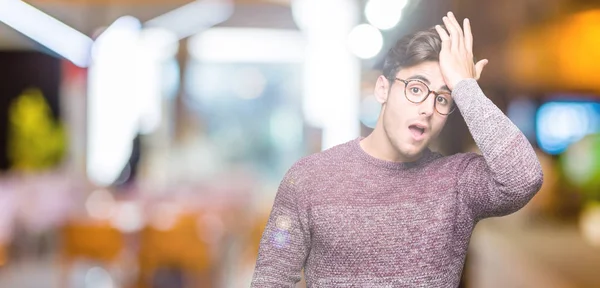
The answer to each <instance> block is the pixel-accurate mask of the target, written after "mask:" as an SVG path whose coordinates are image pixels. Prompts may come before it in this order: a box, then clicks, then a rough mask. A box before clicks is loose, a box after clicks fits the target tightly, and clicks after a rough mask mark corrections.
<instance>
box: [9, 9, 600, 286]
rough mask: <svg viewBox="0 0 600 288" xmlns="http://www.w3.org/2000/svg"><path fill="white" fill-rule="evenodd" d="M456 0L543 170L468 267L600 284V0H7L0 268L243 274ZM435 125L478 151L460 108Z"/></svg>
mask: <svg viewBox="0 0 600 288" xmlns="http://www.w3.org/2000/svg"><path fill="white" fill-rule="evenodd" d="M449 10H451V11H453V12H455V14H456V15H457V16H458V18H460V19H462V18H464V17H469V18H470V19H471V23H472V25H473V34H474V38H475V55H476V57H477V58H480V59H481V58H487V59H489V60H490V64H489V65H488V66H487V67H486V70H485V71H484V74H483V76H482V79H480V84H481V86H482V87H483V88H484V91H485V92H486V94H487V96H488V97H489V98H490V99H492V101H493V102H494V103H496V104H497V105H498V107H500V108H501V109H502V110H503V111H504V112H505V113H506V114H507V115H508V116H509V117H510V119H512V121H513V122H514V123H515V124H516V125H517V126H518V127H519V128H520V129H521V130H522V131H523V133H524V134H525V135H526V136H527V137H528V139H529V140H530V141H531V144H532V145H533V147H534V148H535V149H536V152H537V153H538V156H539V159H540V161H541V163H542V166H543V169H544V173H545V183H544V186H543V187H542V189H541V191H540V192H539V193H538V194H537V196H536V197H535V198H534V199H533V200H532V201H531V202H530V203H529V204H528V205H527V206H526V207H525V208H524V209H523V210H521V211H519V212H518V213H516V214H513V215H511V216H509V217H504V218H494V219H487V220H484V221H482V222H481V223H480V224H479V225H478V226H477V228H476V230H475V232H474V235H473V238H472V241H471V245H470V248H469V253H468V256H467V262H466V265H465V269H464V274H463V281H462V283H461V287H484V288H487V287H560V288H563V287H600V273H598V271H599V270H598V269H599V268H598V267H600V135H599V133H600V73H598V67H600V2H599V1H595V0H505V1H476V0H427V1H423V0H327V1H317V0H235V1H234V0H198V1H190V0H168V1H167V0H120V1H111V0H43V1H42V0H28V1H17V0H0V22H1V23H2V24H0V207H1V208H0V287H86V288H92V287H93V288H108V287H115V288H117V287H123V288H125V287H248V286H249V283H250V280H251V277H252V273H253V269H254V265H255V261H256V256H257V252H258V243H259V240H260V237H261V235H262V231H263V228H264V225H265V223H266V220H267V217H268V215H269V212H270V209H271V207H272V203H273V199H274V196H275V193H276V191H277V186H278V185H279V181H280V180H281V177H282V176H283V174H284V173H285V172H286V170H287V169H288V168H289V167H290V166H291V165H292V164H293V163H294V162H295V161H297V160H298V159H299V158H301V157H303V156H306V155H309V154H312V153H316V152H319V151H321V150H324V149H327V148H330V147H332V146H334V145H337V144H340V143H343V142H346V141H349V140H351V139H354V138H355V137H358V136H361V135H362V136H366V135H368V134H369V133H370V131H371V129H372V128H373V127H374V125H375V122H376V120H377V115H378V113H379V109H380V106H379V105H378V104H377V102H376V101H375V99H374V98H373V96H372V94H371V93H372V89H373V85H374V82H375V80H376V78H377V76H378V75H379V69H380V68H381V66H382V61H383V57H384V55H385V52H386V51H387V50H388V49H389V48H390V47H391V46H392V45H393V44H394V42H395V41H396V40H398V39H399V38H400V37H402V36H403V35H406V34H407V33H411V32H413V31H416V30H420V29H426V28H429V27H431V26H433V25H435V24H440V22H441V17H442V16H443V15H444V14H445V13H446V12H447V11H449ZM432 146H433V147H432V148H433V149H434V150H436V151H439V152H441V153H443V154H446V155H448V154H452V153H457V152H465V151H477V147H476V146H475V145H474V142H473V139H472V138H471V136H470V135H469V133H468V130H467V128H466V126H465V123H464V122H463V120H462V118H461V117H460V114H458V113H454V114H452V116H451V117H450V119H449V121H448V123H447V125H446V128H445V130H444V132H443V133H442V135H441V136H440V138H439V139H438V141H436V142H435V143H434V144H433V145H432ZM304 286H305V284H303V283H299V284H298V287H304Z"/></svg>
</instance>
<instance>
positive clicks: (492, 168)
mask: <svg viewBox="0 0 600 288" xmlns="http://www.w3.org/2000/svg"><path fill="white" fill-rule="evenodd" d="M443 22H444V25H445V29H444V28H443V27H442V26H439V25H438V26H436V27H435V29H431V30H429V31H424V32H418V33H415V34H413V35H409V36H407V37H405V38H404V39H401V40H400V41H399V42H398V43H397V44H396V45H395V47H393V48H392V49H391V50H390V52H389V54H388V56H387V58H386V60H385V64H384V68H383V75H382V76H380V77H379V78H378V79H377V83H376V86H375V96H376V97H377V99H378V100H379V102H380V103H381V104H382V111H381V114H380V116H379V120H378V122H377V125H376V127H375V129H374V131H373V132H372V133H371V134H370V135H369V136H368V137H366V138H358V139H355V140H353V141H350V142H347V143H345V144H341V145H338V146H336V147H334V148H331V149H328V150H326V151H323V152H321V153H317V154H314V155H311V156H308V157H305V158H303V159H301V160H300V161H299V162H297V163H296V164H294V165H293V166H292V167H291V168H290V170H289V171H288V172H287V174H286V175H285V177H284V179H283V181H282V182H281V184H280V187H279V190H278V192H277V195H276V198H275V203H274V206H273V210H272V211H271V215H270V218H269V221H268V224H267V226H266V229H265V231H264V234H263V237H262V240H261V243H260V249H259V256H258V260H257V262H256V268H255V272H254V278H253V281H252V287H294V283H296V282H298V281H299V280H300V276H301V270H302V269H303V268H304V272H305V277H306V281H307V285H308V286H309V287H457V286H458V284H459V281H460V277H461V272H462V268H463V264H464V260H465V255H466V252H467V246H468V244H469V240H470V237H471V233H472V230H473V228H474V226H475V224H476V223H477V222H478V221H479V220H481V219H483V218H486V217H494V216H503V215H507V214H510V213H512V212H515V211H517V210H518V209H520V208H521V207H523V206H524V205H525V204H526V203H527V202H528V201H529V200H530V199H531V198H532V197H533V195H534V194H535V193H536V192H537V191H538V190H539V188H540V186H541V184H542V181H543V174H542V170H541V166H540V164H539V162H538V160H537V158H536V155H535V152H534V150H533V149H532V147H531V145H530V144H529V142H528V141H527V139H526V138H525V136H524V135H523V134H522V133H521V132H520V131H519V130H518V128H517V127H516V126H515V125H514V124H513V123H512V122H511V121H510V120H509V119H508V118H507V117H506V116H505V115H504V114H503V113H502V111H500V109H498V108H497V107H496V106H495V105H494V104H493V103H492V102H491V101H490V100H489V99H488V98H486V96H485V95H484V94H483V92H482V91H481V89H480V87H479V85H478V84H477V81H476V80H477V79H478V78H479V76H480V74H481V71H482V70H483V67H484V66H485V64H487V60H482V61H479V62H478V63H477V64H475V63H473V52H472V46H473V37H472V34H471V28H470V24H469V21H468V19H465V20H464V23H463V27H464V30H463V29H461V27H460V25H459V23H458V21H457V20H456V19H455V17H454V15H453V14H452V13H448V15H447V16H445V17H444V18H443ZM455 108H458V109H460V110H458V109H456V111H460V113H461V114H462V116H463V117H464V119H465V122H466V123H467V126H468V128H469V130H470V132H471V134H472V135H473V138H474V139H475V142H476V143H477V145H478V147H479V149H480V150H481V152H482V154H483V156H481V155H478V154H474V153H460V154H456V155H452V156H447V157H443V156H441V155H440V154H438V153H435V152H432V151H430V150H429V149H428V148H427V146H428V144H429V142H430V141H431V140H432V139H434V138H435V137H436V136H438V134H439V132H440V131H441V130H442V128H443V126H444V124H445V122H446V119H447V115H448V114H450V113H452V112H454V111H455Z"/></svg>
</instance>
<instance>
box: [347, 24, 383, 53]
mask: <svg viewBox="0 0 600 288" xmlns="http://www.w3.org/2000/svg"><path fill="white" fill-rule="evenodd" d="M348 46H349V49H350V51H352V53H353V54H354V55H356V56H357V57H359V58H362V59H369V58H373V57H375V56H376V55H377V54H378V53H379V51H381V48H382V47H383V36H382V35H381V32H380V31H379V30H378V29H377V28H375V27H373V26H371V25H369V24H360V25H358V26H356V27H354V29H352V31H351V32H350V34H349V35H348Z"/></svg>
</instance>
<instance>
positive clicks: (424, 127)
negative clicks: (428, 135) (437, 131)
mask: <svg viewBox="0 0 600 288" xmlns="http://www.w3.org/2000/svg"><path fill="white" fill-rule="evenodd" d="M410 126H415V127H417V128H419V129H423V133H425V131H427V130H428V127H427V125H426V124H423V123H413V124H410V125H408V127H410Z"/></svg>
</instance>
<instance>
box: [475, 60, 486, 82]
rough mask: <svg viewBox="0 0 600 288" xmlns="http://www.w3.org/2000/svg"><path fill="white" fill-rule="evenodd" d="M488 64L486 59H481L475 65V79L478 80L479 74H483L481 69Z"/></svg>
mask: <svg viewBox="0 0 600 288" xmlns="http://www.w3.org/2000/svg"><path fill="white" fill-rule="evenodd" d="M488 62H489V61H488V60H487V59H483V60H481V61H479V62H477V64H475V74H476V77H475V79H477V80H479V77H481V72H483V68H484V67H485V66H486V65H487V64H488Z"/></svg>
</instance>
